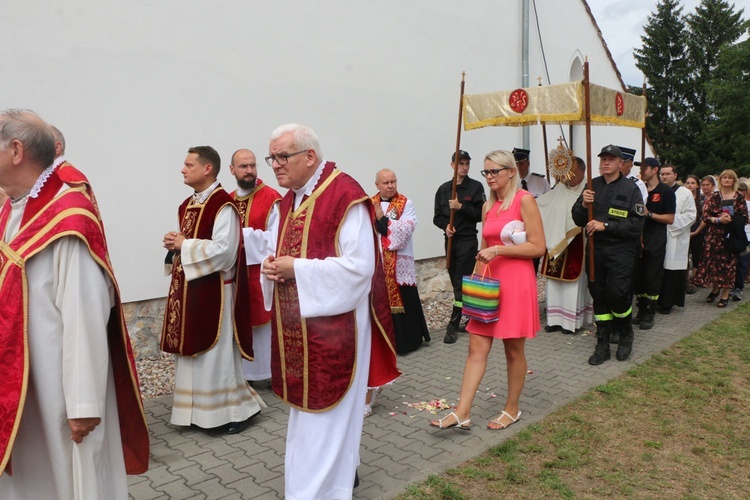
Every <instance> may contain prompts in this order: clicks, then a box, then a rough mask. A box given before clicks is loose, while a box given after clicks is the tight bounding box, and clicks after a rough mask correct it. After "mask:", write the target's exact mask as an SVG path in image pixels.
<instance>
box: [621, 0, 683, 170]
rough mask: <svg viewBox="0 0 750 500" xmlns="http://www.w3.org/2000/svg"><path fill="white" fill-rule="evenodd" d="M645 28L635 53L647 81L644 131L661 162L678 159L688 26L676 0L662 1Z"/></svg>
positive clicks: (637, 62)
mask: <svg viewBox="0 0 750 500" xmlns="http://www.w3.org/2000/svg"><path fill="white" fill-rule="evenodd" d="M644 31H645V34H644V35H643V36H641V41H642V42H643V46H642V47H641V48H640V49H635V54H634V56H635V60H636V63H635V64H636V66H637V67H638V69H640V70H641V71H642V72H643V74H644V76H645V77H646V82H647V88H646V98H647V99H648V113H649V116H648V120H647V121H646V133H647V134H648V136H649V137H650V138H651V141H652V144H653V146H654V148H655V149H656V151H657V154H658V155H659V156H660V158H661V159H662V161H663V162H664V161H667V162H677V157H678V156H679V148H680V146H681V142H682V141H681V136H682V134H681V126H682V123H683V121H684V118H685V115H686V112H687V102H686V100H685V95H686V89H685V85H686V82H687V80H688V75H689V71H688V64H687V60H688V54H687V28H686V24H685V18H684V17H683V15H682V7H680V5H679V0H661V1H660V2H659V3H658V4H657V6H656V12H655V13H653V14H651V15H649V17H648V23H647V24H646V26H644Z"/></svg>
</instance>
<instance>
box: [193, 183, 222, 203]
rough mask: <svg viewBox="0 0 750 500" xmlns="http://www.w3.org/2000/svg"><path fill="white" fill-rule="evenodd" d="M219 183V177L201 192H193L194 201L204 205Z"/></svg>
mask: <svg viewBox="0 0 750 500" xmlns="http://www.w3.org/2000/svg"><path fill="white" fill-rule="evenodd" d="M218 185H219V181H218V179H217V180H215V181H214V183H213V184H211V185H210V186H208V189H206V190H205V191H201V192H200V193H194V194H193V203H194V204H196V205H202V204H203V203H205V202H206V199H207V198H208V195H210V194H211V193H212V192H213V190H214V189H216V186H218Z"/></svg>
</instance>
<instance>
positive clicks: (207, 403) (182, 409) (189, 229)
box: [161, 146, 265, 434]
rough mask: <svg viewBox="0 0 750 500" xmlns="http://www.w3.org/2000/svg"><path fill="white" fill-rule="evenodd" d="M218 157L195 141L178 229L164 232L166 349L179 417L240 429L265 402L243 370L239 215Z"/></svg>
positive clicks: (245, 320)
mask: <svg viewBox="0 0 750 500" xmlns="http://www.w3.org/2000/svg"><path fill="white" fill-rule="evenodd" d="M220 165H221V159H220V157H219V154H218V153H217V152H216V150H215V149H214V148H212V147H211V146H198V147H194V148H190V149H189V150H188V155H187V157H186V158H185V164H184V166H183V167H182V176H183V178H184V181H185V184H186V185H188V186H190V187H191V188H193V190H194V193H193V195H192V196H190V197H188V198H187V199H186V200H185V201H184V202H183V203H182V205H180V208H179V210H178V221H179V227H180V230H179V231H171V232H169V233H167V234H166V235H164V247H165V248H166V249H167V250H170V252H174V254H173V260H172V280H171V284H170V286H169V295H168V297H167V305H166V308H165V311H164V327H163V330H162V336H161V349H162V350H163V351H165V352H170V353H172V354H175V355H176V356H175V359H176V362H175V388H174V400H173V403H172V418H171V420H170V422H171V423H172V424H174V425H185V426H187V425H197V426H198V427H202V428H204V429H214V430H217V431H226V432H227V433H229V434H235V433H238V432H241V431H242V430H244V429H245V428H246V427H247V426H248V425H249V423H250V419H251V418H253V417H254V416H255V415H257V414H258V413H260V409H261V407H263V406H265V404H264V403H263V400H262V399H261V398H260V396H258V394H257V393H256V392H255V391H254V390H253V389H252V388H251V387H249V386H248V385H247V383H246V382H245V378H244V377H243V376H242V365H241V362H240V360H241V357H242V356H245V357H247V358H249V359H252V356H253V346H252V326H251V325H250V321H249V315H248V314H247V313H248V310H247V305H245V304H243V305H242V306H241V307H239V306H237V307H235V305H236V302H235V293H236V289H237V288H236V287H237V283H238V281H240V280H242V279H246V278H247V275H246V274H243V273H245V266H244V265H242V266H239V264H238V260H237V256H238V254H239V250H240V241H241V232H240V217H239V214H238V212H237V207H236V206H235V205H234V201H233V200H232V197H231V196H229V193H227V192H226V191H224V188H222V187H221V184H219V181H217V180H216V177H217V175H218V174H219V168H220Z"/></svg>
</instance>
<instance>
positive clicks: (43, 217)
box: [0, 173, 149, 474]
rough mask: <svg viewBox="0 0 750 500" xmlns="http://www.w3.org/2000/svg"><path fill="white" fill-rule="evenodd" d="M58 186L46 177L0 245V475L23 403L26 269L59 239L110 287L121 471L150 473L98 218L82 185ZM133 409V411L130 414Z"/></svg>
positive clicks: (0, 226) (5, 210) (5, 211)
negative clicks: (79, 245) (76, 244)
mask: <svg viewBox="0 0 750 500" xmlns="http://www.w3.org/2000/svg"><path fill="white" fill-rule="evenodd" d="M63 186H64V183H63V181H62V180H61V179H60V177H59V176H58V175H57V174H56V173H52V174H51V175H50V177H49V178H48V179H47V181H46V183H45V184H44V186H43V187H42V189H41V191H40V192H39V195H38V196H37V197H36V198H31V199H29V200H28V202H27V205H26V208H25V210H24V213H23V216H22V219H21V225H20V229H19V231H18V233H16V235H15V236H14V237H13V238H12V239H11V240H10V241H8V242H4V241H1V240H0V346H2V349H1V350H0V357H1V359H0V473H1V472H2V471H4V470H5V469H6V466H7V467H8V468H10V464H9V460H10V457H11V451H12V448H13V442H14V440H15V437H16V434H17V432H18V427H19V424H20V421H21V418H22V413H23V407H24V403H25V397H26V391H27V385H28V376H29V355H30V353H29V350H28V341H27V337H28V317H27V314H28V300H29V296H28V284H27V278H26V270H25V263H26V262H27V261H28V260H29V259H32V258H33V257H34V256H35V255H37V254H38V253H40V252H42V251H43V250H44V249H45V248H47V246H48V245H50V244H51V243H53V242H54V241H57V240H58V239H60V238H64V237H75V238H80V239H81V240H83V242H84V243H85V244H86V246H87V247H88V250H89V253H90V254H91V257H92V258H93V259H94V260H95V261H96V262H97V264H99V266H100V267H101V268H102V270H103V271H104V272H105V273H106V274H107V275H108V276H109V278H110V280H112V283H113V284H114V285H115V290H116V294H115V306H114V307H113V308H112V311H111V314H110V318H109V321H108V323H107V332H106V334H107V339H108V344H109V351H110V359H111V362H112V369H113V372H114V378H115V389H116V392H117V408H118V413H119V420H120V434H121V438H122V446H123V454H124V457H125V468H126V470H127V473H128V474H141V473H143V472H145V471H146V470H148V456H149V437H148V429H147V428H146V418H145V414H144V411H143V402H142V400H141V393H140V389H139V386H138V375H137V373H136V370H135V361H134V359H133V352H132V349H131V346H130V338H129V337H128V332H127V327H126V325H125V318H124V315H123V312H122V303H121V302H120V292H119V289H118V287H117V281H116V280H115V277H114V273H113V272H112V265H111V263H110V261H109V254H108V252H107V245H106V240H105V238H104V232H103V230H102V227H101V224H100V221H99V212H98V210H97V209H96V207H95V206H94V205H93V204H92V202H91V199H90V198H89V196H88V193H87V192H86V187H85V186H78V187H73V188H71V189H68V190H66V191H63V192H62V193H61V194H60V195H59V196H57V193H58V192H59V191H60V189H62V187H63ZM10 213H11V205H10V203H6V204H5V205H4V206H3V207H2V210H0V234H5V231H6V230H7V225H8V222H9V220H10ZM136 410H137V411H136Z"/></svg>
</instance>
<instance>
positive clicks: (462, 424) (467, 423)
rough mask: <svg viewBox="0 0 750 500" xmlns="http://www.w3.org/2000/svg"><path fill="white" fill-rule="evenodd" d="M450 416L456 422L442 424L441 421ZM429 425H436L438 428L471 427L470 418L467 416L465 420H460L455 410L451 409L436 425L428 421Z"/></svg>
mask: <svg viewBox="0 0 750 500" xmlns="http://www.w3.org/2000/svg"><path fill="white" fill-rule="evenodd" d="M450 417H453V419H454V421H455V422H456V423H454V424H453V425H443V422H444V421H445V420H446V419H448V418H450ZM430 426H431V427H437V428H438V429H450V428H451V427H455V428H456V429H461V430H464V431H468V430H469V429H471V419H470V418H467V419H466V420H464V421H461V419H460V418H458V415H456V412H454V411H452V412H450V413H449V414H448V415H446V416H444V417H443V418H441V419H440V420H438V421H437V425H435V423H434V422H430Z"/></svg>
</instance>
